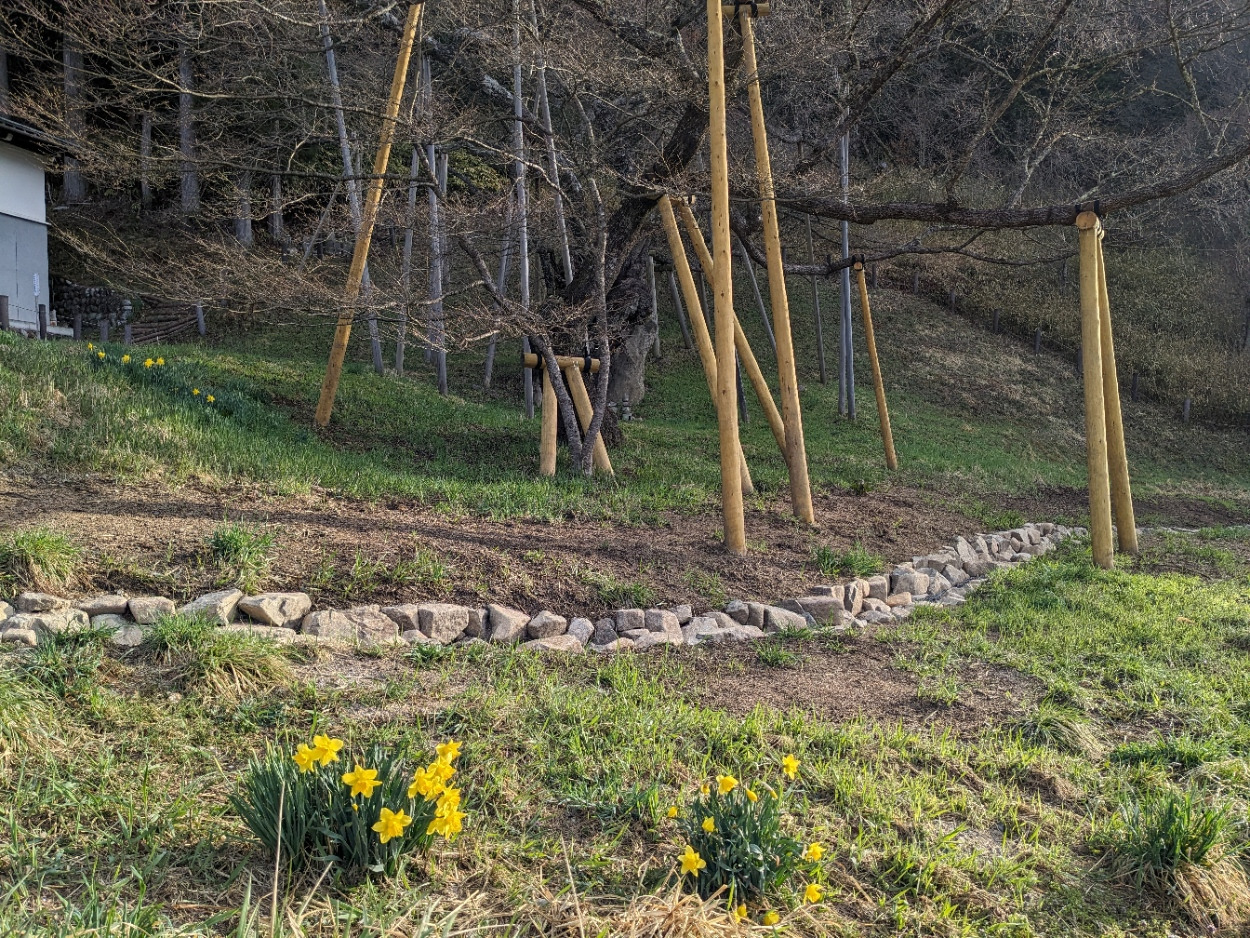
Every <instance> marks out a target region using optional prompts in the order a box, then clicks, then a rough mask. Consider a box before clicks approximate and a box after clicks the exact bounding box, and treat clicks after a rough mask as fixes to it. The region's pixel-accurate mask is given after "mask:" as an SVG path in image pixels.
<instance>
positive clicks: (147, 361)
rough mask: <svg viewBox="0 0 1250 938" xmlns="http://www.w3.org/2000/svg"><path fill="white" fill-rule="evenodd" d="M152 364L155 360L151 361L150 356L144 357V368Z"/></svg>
mask: <svg viewBox="0 0 1250 938" xmlns="http://www.w3.org/2000/svg"><path fill="white" fill-rule="evenodd" d="M154 364H155V362H153V361H152V359H150V358H145V359H144V360H143V367H144V368H151V367H152V366H153V365H154Z"/></svg>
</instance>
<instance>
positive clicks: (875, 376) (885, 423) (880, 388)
mask: <svg viewBox="0 0 1250 938" xmlns="http://www.w3.org/2000/svg"><path fill="white" fill-rule="evenodd" d="M855 273H856V276H857V277H858V279H859V308H860V311H861V312H862V313H863V316H864V345H865V346H866V347H867V349H868V360H869V361H870V362H871V363H872V382H873V386H874V388H876V391H877V413H878V414H879V415H880V417H881V444H882V446H884V447H885V466H886V468H887V469H889V470H890V471H891V472H893V471H894V470H896V469H897V468H898V454H897V453H895V452H894V431H893V430H891V429H890V409H889V408H888V407H887V406H886V402H885V382H884V381H883V380H882V378H881V362H880V361H879V360H878V359H877V338H876V334H875V333H874V332H873V328H872V307H870V306H869V305H868V281H867V280H865V279H864V265H863V263H862V262H861V261H856V262H855Z"/></svg>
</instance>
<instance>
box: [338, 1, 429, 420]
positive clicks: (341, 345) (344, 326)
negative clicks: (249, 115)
mask: <svg viewBox="0 0 1250 938" xmlns="http://www.w3.org/2000/svg"><path fill="white" fill-rule="evenodd" d="M424 9H425V0H416V2H414V3H413V4H412V5H411V6H409V7H408V18H407V20H406V21H405V22H404V33H403V38H402V39H401V40H400V44H399V57H398V58H397V59H396V60H395V74H394V76H393V77H392V79H391V93H390V97H389V98H388V99H387V102H386V117H385V118H384V119H383V121H382V132H381V136H380V138H379V140H378V152H377V154H376V155H375V156H374V159H373V177H372V178H371V179H370V180H369V188H368V190H367V191H366V193H365V205H364V213H363V215H362V216H361V219H360V231H359V233H358V234H357V235H356V247H355V250H354V251H353V252H352V265H351V268H350V269H349V270H348V273H347V289H346V290H345V291H344V294H343V311H342V313H340V314H339V321H338V326H337V327H336V328H335V330H334V344H333V345H332V346H331V347H330V362H329V364H328V365H327V366H326V376H325V380H324V381H322V383H321V397H320V399H319V400H318V401H317V416H316V420H317V426H319V427H324V426H326V425H327V424H328V423H329V422H330V412H331V411H332V410H333V409H334V395H335V394H336V393H337V392H338V387H339V378H340V377H341V376H342V374H343V359H344V358H345V357H346V356H347V341H348V339H350V338H351V334H352V317H353V312H352V307H353V305H354V304H355V302H356V299H357V297H359V296H360V282H361V279H362V278H363V277H364V272H365V264H366V263H367V261H368V258H369V245H370V244H371V243H372V241H373V227H374V223H375V222H376V221H377V218H378V203H379V202H381V200H382V183H383V180H384V179H385V177H386V167H387V164H388V163H389V162H390V159H391V143H392V141H393V140H394V139H395V119H396V118H397V117H398V116H399V103H400V100H401V99H402V98H403V96H404V83H405V81H406V80H407V77H408V61H409V59H410V58H411V57H412V45H413V40H414V38H415V37H416V35H417V27H418V26H419V25H420V23H421V13H422V11H423V10H424Z"/></svg>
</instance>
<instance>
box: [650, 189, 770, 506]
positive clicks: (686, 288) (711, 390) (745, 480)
mask: <svg viewBox="0 0 1250 938" xmlns="http://www.w3.org/2000/svg"><path fill="white" fill-rule="evenodd" d="M660 220H661V222H662V223H663V225H664V233H665V234H666V235H668V250H669V253H670V254H672V255H673V269H674V270H675V271H676V273H677V280H678V281H679V282H680V283H681V289H682V291H683V292H684V293H685V295H686V306H687V307H688V308H689V309H690V314H691V315H690V323H691V326H692V327H693V328H694V336H695V339H696V341H697V342H698V349H699V361H701V362H702V363H703V375H704V377H705V378H707V390H708V394H710V395H711V396H712V406H713V407H716V406H717V396H716V389H717V386H718V384H717V379H716V349H715V348H714V347H713V345H712V336H711V335H710V334H709V333H708V331H707V320H706V319H705V318H704V316H703V307H702V306H701V305H700V303H699V291H698V289H697V288H696V287H695V283H694V274H693V273H691V271H690V261H689V260H688V259H687V258H686V246H685V245H684V244H682V241H681V232H680V231H678V230H677V218H676V217H675V216H674V215H673V203H672V200H671V199H669V197H668V196H662V197H661V198H660ZM735 393H736V389H735ZM770 400H771V398H770ZM738 457H739V458H738V463H739V472H740V474H741V478H742V493H743V494H744V495H751V494H754V492H755V484H754V483H753V482H752V481H751V472H750V470H749V469H748V468H747V457H746V454H745V453H743V452H742V442H741V441H739V443H738Z"/></svg>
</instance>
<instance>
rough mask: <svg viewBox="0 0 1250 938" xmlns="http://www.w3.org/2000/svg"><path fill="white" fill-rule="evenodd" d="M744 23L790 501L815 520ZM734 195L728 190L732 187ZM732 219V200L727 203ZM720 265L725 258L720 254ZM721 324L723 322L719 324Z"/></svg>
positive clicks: (744, 20)
mask: <svg viewBox="0 0 1250 938" xmlns="http://www.w3.org/2000/svg"><path fill="white" fill-rule="evenodd" d="M738 22H739V23H740V24H741V26H742V56H743V67H744V68H745V69H746V75H747V97H748V98H749V100H750V102H751V136H752V137H753V138H754V141H755V170H756V173H757V175H758V176H759V188H760V202H761V208H762V214H763V223H764V247H765V252H766V254H767V259H768V292H769V295H770V297H771V299H772V307H773V331H774V333H775V334H776V348H777V373H778V377H779V378H780V382H781V415H782V418H783V419H784V421H785V425H786V463H787V464H788V465H789V467H790V501H791V503H792V505H793V508H794V514H795V515H796V516H797V517H798V518H799V520H801V521H804V522H806V523H807V524H812V523H814V522H815V520H816V515H815V512H814V511H813V509H812V489H811V484H810V483H809V481H808V477H807V451H806V447H805V446H804V442H803V410H802V407H801V406H800V404H799V381H798V375H797V373H796V371H795V364H794V340H793V337H792V336H791V333H790V300H789V297H788V296H787V295H786V274H785V264H784V261H783V260H782V257H781V233H780V226H779V225H778V223H777V199H776V194H775V192H774V190H773V171H772V162H771V160H770V159H769V155H768V133H767V130H766V129H765V127H764V101H763V98H762V97H761V95H760V80H759V71H758V65H757V64H756V59H755V28H754V25H753V22H752V19H751V8H750V7H739V8H738ZM726 195H728V192H726ZM724 210H725V216H726V222H728V213H729V206H728V200H727V199H726V205H725V206H724ZM716 265H717V267H716V269H717V270H718V271H719V270H720V260H719V258H718V259H717V260H716ZM718 329H719V326H718Z"/></svg>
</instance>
